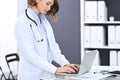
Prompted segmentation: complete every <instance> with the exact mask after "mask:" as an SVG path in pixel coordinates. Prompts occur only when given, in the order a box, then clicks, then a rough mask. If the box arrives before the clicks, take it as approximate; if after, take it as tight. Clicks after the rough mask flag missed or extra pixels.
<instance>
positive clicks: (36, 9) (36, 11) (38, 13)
mask: <svg viewBox="0 0 120 80" xmlns="http://www.w3.org/2000/svg"><path fill="white" fill-rule="evenodd" d="M32 9H33V11H34V12H35V13H36V14H37V16H39V15H40V12H39V10H38V8H37V7H32Z"/></svg>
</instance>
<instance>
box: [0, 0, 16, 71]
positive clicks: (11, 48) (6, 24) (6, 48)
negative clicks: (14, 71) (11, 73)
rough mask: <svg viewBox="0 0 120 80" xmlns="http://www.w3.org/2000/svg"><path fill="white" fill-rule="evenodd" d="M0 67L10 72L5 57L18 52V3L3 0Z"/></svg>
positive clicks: (1, 8)
mask: <svg viewBox="0 0 120 80" xmlns="http://www.w3.org/2000/svg"><path fill="white" fill-rule="evenodd" d="M0 10H1V12H0V66H1V67H2V68H3V71H5V72H6V71H8V67H7V64H6V61H5V55H6V54H9V53H15V52H17V49H16V41H15V37H14V23H15V20H16V17H17V1H16V0H12V1H10V0H2V1H1V2H0Z"/></svg>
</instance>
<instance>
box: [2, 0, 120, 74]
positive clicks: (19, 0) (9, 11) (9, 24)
mask: <svg viewBox="0 0 120 80" xmlns="http://www.w3.org/2000/svg"><path fill="white" fill-rule="evenodd" d="M104 1H105V2H106V3H107V6H108V7H109V8H108V17H110V16H114V17H115V21H120V16H119V15H120V10H119V7H120V5H119V3H120V0H104ZM3 3H5V4H3ZM59 5H60V10H59V13H58V21H56V22H52V21H51V20H50V19H51V18H49V17H48V19H49V20H50V22H51V24H52V26H53V30H54V34H55V37H56V41H57V42H58V44H59V46H60V48H61V50H62V54H64V55H65V56H66V58H67V59H68V60H69V61H70V62H71V63H76V64H80V63H81V48H80V47H81V43H80V40H81V36H80V23H81V21H80V17H81V16H80V14H81V13H80V0H59ZM25 8H27V1H25V0H12V1H9V0H3V1H2V2H1V3H0V10H1V15H0V21H1V23H0V24H1V26H0V66H1V67H2V68H3V71H4V72H7V71H8V66H7V64H6V61H5V55H7V54H10V53H17V51H18V50H17V46H16V40H15V37H14V22H15V20H16V19H17V17H19V16H20V15H21V14H22V13H23V12H24V9H25ZM99 51H100V53H101V54H100V65H109V63H110V62H109V50H104V49H99ZM105 53H106V54H105ZM53 64H55V65H57V66H59V65H58V64H56V63H53ZM15 65H16V64H15ZM13 70H16V71H17V69H14V67H13ZM16 71H15V72H16ZM16 73H17V72H16Z"/></svg>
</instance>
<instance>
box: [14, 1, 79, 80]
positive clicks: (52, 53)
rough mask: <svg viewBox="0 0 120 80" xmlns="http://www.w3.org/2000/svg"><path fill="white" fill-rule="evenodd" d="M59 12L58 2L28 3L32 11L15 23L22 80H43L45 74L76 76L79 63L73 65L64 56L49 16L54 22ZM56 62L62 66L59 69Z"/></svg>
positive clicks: (26, 11) (20, 79)
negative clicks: (47, 16) (62, 73)
mask: <svg viewBox="0 0 120 80" xmlns="http://www.w3.org/2000/svg"><path fill="white" fill-rule="evenodd" d="M58 10H59V5H58V1H57V0H28V8H27V9H26V10H25V12H24V13H23V15H21V16H20V17H19V18H18V20H17V21H16V24H15V33H16V39H17V45H18V50H19V56H20V62H19V70H18V80H40V78H41V75H42V74H43V73H44V72H49V73H60V72H66V73H73V72H76V71H79V68H80V67H79V66H78V65H77V64H70V63H69V61H68V60H67V59H66V58H65V57H64V56H63V55H62V54H61V51H60V48H59V46H58V44H57V43H56V41H55V38H54V34H53V30H52V27H51V25H50V23H49V21H48V20H47V19H46V17H45V15H49V16H51V17H52V19H53V20H55V19H56V13H57V12H58ZM52 61H55V62H56V63H58V64H60V65H61V67H56V66H54V65H53V64H52Z"/></svg>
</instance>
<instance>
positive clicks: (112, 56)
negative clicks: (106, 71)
mask: <svg viewBox="0 0 120 80" xmlns="http://www.w3.org/2000/svg"><path fill="white" fill-rule="evenodd" d="M117 65H118V56H117V51H116V50H111V51H110V66H117Z"/></svg>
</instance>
